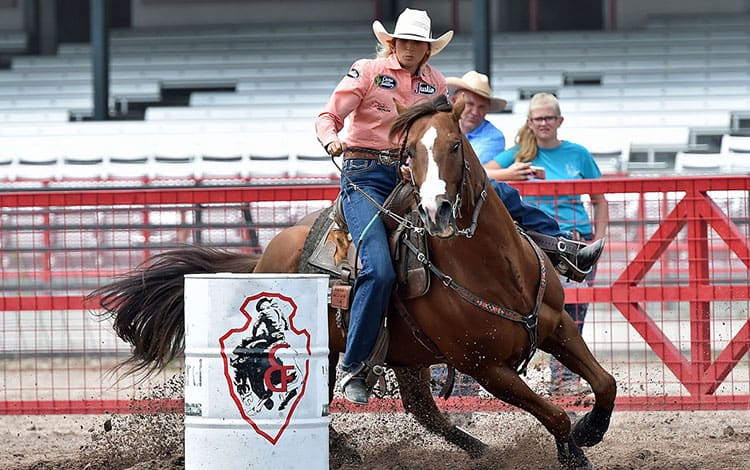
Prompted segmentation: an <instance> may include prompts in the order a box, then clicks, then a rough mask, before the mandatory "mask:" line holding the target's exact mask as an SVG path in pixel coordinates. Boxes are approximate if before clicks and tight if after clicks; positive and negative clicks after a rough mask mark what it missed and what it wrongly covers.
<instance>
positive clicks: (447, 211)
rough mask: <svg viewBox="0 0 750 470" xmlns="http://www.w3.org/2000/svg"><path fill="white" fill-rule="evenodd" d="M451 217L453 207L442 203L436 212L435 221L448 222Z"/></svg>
mask: <svg viewBox="0 0 750 470" xmlns="http://www.w3.org/2000/svg"><path fill="white" fill-rule="evenodd" d="M452 215H453V206H451V203H450V202H449V201H442V202H441V203H440V207H438V211H437V217H436V219H437V220H444V221H450V220H451V216H452Z"/></svg>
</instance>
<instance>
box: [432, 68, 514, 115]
mask: <svg viewBox="0 0 750 470" xmlns="http://www.w3.org/2000/svg"><path fill="white" fill-rule="evenodd" d="M445 81H446V83H447V84H448V93H450V94H451V95H453V94H455V93H456V92H457V91H458V90H468V91H470V92H472V93H476V94H477V95H479V96H483V97H485V98H487V99H488V100H490V111H489V112H491V113H499V112H500V111H502V110H503V109H505V105H506V104H508V102H507V101H505V100H504V99H502V98H497V97H495V96H492V88H490V80H489V78H487V75H485V74H483V73H479V72H475V71H474V70H472V71H470V72H466V73H465V74H464V76H463V77H461V78H458V77H448V78H446V79H445Z"/></svg>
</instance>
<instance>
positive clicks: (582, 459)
mask: <svg viewBox="0 0 750 470" xmlns="http://www.w3.org/2000/svg"><path fill="white" fill-rule="evenodd" d="M555 443H556V444H557V460H558V461H559V462H560V465H562V467H563V468H564V469H565V470H593V468H594V466H593V465H592V464H591V462H589V459H587V458H586V455H585V454H584V453H583V451H582V450H581V448H580V447H578V446H577V445H576V443H575V442H574V441H573V438H572V437H569V438H568V440H567V441H556V442H555Z"/></svg>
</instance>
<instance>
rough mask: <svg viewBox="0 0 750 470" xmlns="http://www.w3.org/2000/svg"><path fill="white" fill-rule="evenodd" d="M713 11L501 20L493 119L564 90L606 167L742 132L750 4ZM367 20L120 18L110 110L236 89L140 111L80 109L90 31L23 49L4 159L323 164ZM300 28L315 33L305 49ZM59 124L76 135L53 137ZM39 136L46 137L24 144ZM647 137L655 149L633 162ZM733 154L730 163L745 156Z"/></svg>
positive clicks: (457, 61)
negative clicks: (585, 26) (702, 137)
mask: <svg viewBox="0 0 750 470" xmlns="http://www.w3.org/2000/svg"><path fill="white" fill-rule="evenodd" d="M683 20H684V21H685V22H686V23H684V22H682V21H683ZM716 22H717V23H716V24H721V25H722V26H721V27H715V25H714V23H710V24H708V23H707V24H705V25H700V24H696V22H694V21H692V20H690V18H688V17H685V18H682V19H674V18H656V19H654V24H653V25H650V26H649V28H646V29H644V30H640V31H615V32H602V31H599V32H597V31H593V32H592V31H587V32H543V33H534V34H528V33H501V34H495V35H494V37H493V44H492V53H493V61H492V64H493V69H492V87H493V90H494V91H495V94H496V95H498V96H502V97H504V98H506V99H508V100H509V102H510V106H509V111H510V112H506V113H502V114H496V115H490V116H489V119H490V120H491V121H492V122H493V123H494V124H495V125H497V126H498V127H499V128H500V129H502V130H503V131H504V132H505V134H506V137H507V141H508V142H509V143H510V142H512V140H513V137H514V136H515V133H516V131H517V129H518V128H519V127H520V125H521V124H522V123H523V121H524V119H525V115H526V111H527V107H528V98H529V96H528V95H529V94H530V93H531V92H534V91H535V90H536V91H538V90H549V91H553V92H555V93H556V94H557V95H558V96H559V97H560V100H561V106H562V108H563V114H564V116H565V118H566V119H565V122H564V125H563V127H562V128H561V135H562V137H563V138H566V139H568V140H572V141H575V142H578V143H581V144H583V145H585V146H587V147H588V148H589V149H590V150H591V152H592V154H594V155H595V157H596V158H597V161H598V162H599V163H600V164H601V167H602V169H603V171H604V172H605V173H607V174H622V173H623V172H632V171H634V170H636V169H638V168H640V167H643V168H645V169H647V170H649V171H654V172H656V173H659V172H671V171H674V170H677V169H678V168H676V167H674V168H673V167H671V164H669V163H667V164H666V165H665V163H664V161H657V159H655V158H654V154H656V153H658V152H671V153H672V154H673V155H674V154H675V153H676V152H677V151H686V150H690V149H691V147H695V145H694V144H695V142H693V139H694V137H693V136H694V135H695V133H696V131H698V132H700V131H705V132H709V131H710V132H714V133H718V134H729V133H731V132H735V131H737V130H738V129H737V127H738V126H739V124H738V123H740V122H741V120H740V119H738V118H736V116H738V115H743V114H742V113H750V98H748V97H749V96H750V18H747V17H742V16H737V17H733V18H727V19H724V20H721V21H719V20H716ZM698 23H699V22H698ZM685 24H689V25H690V27H685ZM368 28H369V25H362V24H336V25H309V26H305V27H300V25H274V26H268V27H259V26H258V25H254V26H253V27H243V26H236V27H228V26H221V27H191V28H187V27H184V28H179V29H144V30H115V31H113V32H112V36H111V40H110V50H111V54H112V58H111V62H110V68H111V71H110V77H111V89H110V91H111V93H110V94H111V98H110V108H111V109H112V110H115V109H117V107H118V106H127V105H128V103H132V102H150V101H154V102H155V101H158V100H159V99H160V98H161V96H162V93H161V90H162V89H163V87H173V86H174V87H196V88H206V87H209V86H211V85H215V86H223V87H228V88H233V89H234V91H196V92H194V93H192V94H191V95H190V98H189V104H188V105H186V106H149V107H148V108H147V109H146V111H145V121H141V122H106V123H95V122H68V121H69V120H70V119H80V118H82V117H86V116H88V115H90V114H91V112H92V106H93V100H92V92H91V86H92V78H91V53H90V47H89V46H88V45H85V44H63V45H61V47H60V48H59V53H58V54H57V55H56V56H53V57H48V56H45V57H42V56H18V57H15V58H14V59H13V62H12V67H11V69H10V70H7V71H0V123H2V125H0V148H2V147H7V146H10V147H11V148H12V149H15V150H16V152H15V153H13V154H12V155H11V153H10V152H8V151H6V150H0V157H1V158H0V164H1V165H3V167H5V165H7V167H8V168H9V169H10V168H11V167H12V170H10V176H8V177H7V178H8V179H9V180H13V179H18V178H19V177H24V175H26V174H27V172H28V170H27V169H28V167H29V164H30V159H32V160H33V159H34V158H35V159H36V160H37V161H41V159H42V157H41V156H40V155H41V154H44V152H47V153H46V154H44V155H45V157H44V158H49V159H53V158H56V159H57V161H56V163H55V165H49V166H45V165H41V164H40V163H37V164H39V165H40V166H42V167H44V168H46V169H48V170H50V171H54V175H56V176H55V177H54V178H55V179H56V180H59V179H68V178H69V177H70V175H73V174H75V173H76V171H75V170H76V169H78V170H79V171H80V172H81V175H85V178H88V179H96V178H98V177H99V176H98V175H101V178H104V179H106V178H119V179H132V178H137V179H138V178H152V177H156V176H157V175H161V177H166V176H167V175H168V174H171V175H172V176H174V177H178V176H179V177H188V176H193V177H196V178H202V177H204V176H205V177H208V178H219V179H221V178H233V177H243V178H247V177H252V176H253V175H264V176H265V175H270V174H274V173H278V172H280V174H286V175H296V174H297V173H300V174H311V175H312V174H323V175H325V174H327V172H326V170H325V169H323V167H322V165H325V164H326V163H321V162H325V157H324V155H323V153H322V149H320V146H319V144H318V143H317V141H316V140H315V136H314V132H313V121H314V119H315V116H316V115H317V113H318V112H319V111H320V109H322V107H323V106H324V104H325V102H326V100H327V99H328V97H329V95H330V92H331V90H332V89H333V87H334V86H335V84H336V83H337V82H338V80H339V79H340V78H341V76H342V75H343V73H344V72H345V71H346V70H347V68H348V67H349V65H350V64H351V63H352V61H354V60H355V59H357V58H359V57H367V56H372V55H373V53H374V50H375V40H374V38H372V37H371V36H370V35H368V34H363V33H362V32H363V31H367V30H368ZM300 38H304V39H305V40H306V41H307V42H308V46H307V47H305V48H304V50H302V49H300V47H299V41H300ZM18 40H19V38H18V36H14V41H18ZM23 41H25V38H24V39H23ZM17 43H18V44H20V42H17ZM2 44H3V35H2V34H0V48H2V47H3V46H2ZM471 58H472V38H471V36H470V35H468V34H458V35H457V36H456V38H455V39H454V40H453V42H452V43H451V46H450V47H449V48H447V49H446V50H445V51H444V52H443V53H441V54H440V55H439V56H436V57H435V58H433V59H432V60H431V63H433V64H434V65H435V66H436V67H438V68H439V69H440V70H441V71H443V73H444V74H445V75H447V76H450V75H454V76H460V75H463V73H464V72H465V71H466V70H468V69H470V68H473V63H472V60H471ZM581 80H588V82H586V84H581ZM55 139H57V140H58V141H59V140H60V139H62V140H63V141H64V142H63V143H62V144H58V145H56V146H55V145H53V144H49V148H48V146H47V142H52V141H55ZM30 140H33V142H34V145H35V146H39V145H41V146H42V147H43V148H47V150H34V151H28V152H26V153H28V155H23V154H24V153H25V150H24V149H25V148H28V142H29V141H30ZM19 141H20V142H21V144H22V145H21V144H19ZM171 141H175V142H176V143H171ZM19 147H20V148H19ZM50 149H53V150H54V151H52V150H50ZM702 150H703V151H716V152H719V151H720V152H721V153H722V154H726V153H727V152H725V151H724V150H723V149H721V150H720V149H718V148H717V149H705V148H704V149H702ZM636 152H646V153H647V154H648V158H645V159H641V161H640V163H639V162H637V161H631V160H632V159H631V158H630V157H631V156H632V155H633V154H634V153H636ZM688 153H689V152H688ZM22 155H23V156H22ZM264 157H265V159H264ZM6 160H7V161H6ZM734 160H737V163H738V164H737V165H730V166H727V167H726V168H727V169H728V171H734V169H741V168H746V167H743V166H742V165H741V163H742V162H741V161H739V158H735V159H734ZM667 161H670V160H667ZM680 161H684V157H681V159H680ZM327 164H329V166H330V167H331V168H333V169H334V171H335V168H334V167H333V165H330V162H327ZM681 165H682V163H681ZM143 166H146V167H147V168H145V169H144V168H141V167H143ZM69 167H70V168H69ZM238 167H239V168H238ZM178 168H179V169H180V170H179V171H178V170H177V169H178ZM680 168H686V167H685V166H684V165H683V166H680ZM84 170H85V171H84ZM45 171H46V170H45ZM738 171H742V172H744V171H743V170H738ZM178 173H179V174H178ZM36 174H37V175H38V174H41V172H36Z"/></svg>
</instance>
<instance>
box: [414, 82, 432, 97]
mask: <svg viewBox="0 0 750 470" xmlns="http://www.w3.org/2000/svg"><path fill="white" fill-rule="evenodd" d="M415 91H416V92H417V94H418V95H434V94H435V92H436V91H437V89H436V88H435V87H434V86H432V85H430V84H429V83H424V82H419V83H417V89H416V90H415Z"/></svg>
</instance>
